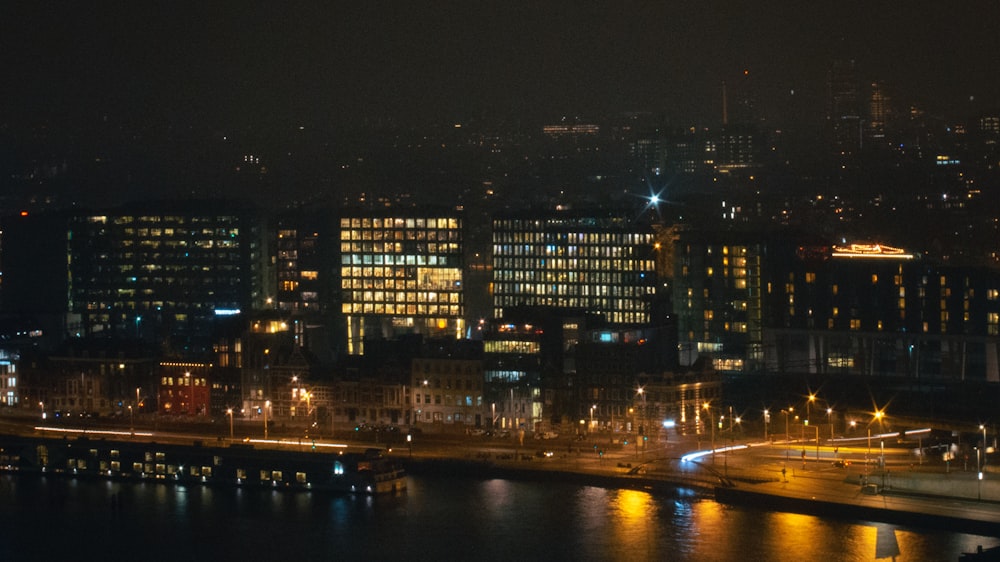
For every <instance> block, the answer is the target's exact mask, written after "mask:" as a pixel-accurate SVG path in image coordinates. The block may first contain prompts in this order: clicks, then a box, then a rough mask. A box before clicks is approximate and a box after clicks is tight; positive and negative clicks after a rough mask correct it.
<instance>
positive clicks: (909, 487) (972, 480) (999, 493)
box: [855, 471, 1000, 502]
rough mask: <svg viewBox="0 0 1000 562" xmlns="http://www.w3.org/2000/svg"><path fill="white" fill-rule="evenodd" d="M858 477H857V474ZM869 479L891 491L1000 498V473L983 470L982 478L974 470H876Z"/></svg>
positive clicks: (959, 496)
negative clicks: (882, 471)
mask: <svg viewBox="0 0 1000 562" xmlns="http://www.w3.org/2000/svg"><path fill="white" fill-rule="evenodd" d="M855 481H858V478H855ZM868 481H869V482H871V483H874V484H878V485H879V486H880V487H881V488H882V489H884V490H885V491H887V492H890V493H912V494H921V495H929V496H947V497H951V498H961V499H967V500H984V501H995V502H1000V474H997V473H996V472H986V473H983V479H982V480H979V478H978V475H977V473H975V472H951V473H944V474H942V473H926V472H910V471H898V472H897V471H888V472H885V473H881V472H877V473H874V474H870V475H869V476H868Z"/></svg>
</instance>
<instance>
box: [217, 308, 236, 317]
mask: <svg viewBox="0 0 1000 562" xmlns="http://www.w3.org/2000/svg"><path fill="white" fill-rule="evenodd" d="M238 314H240V309H238V308H216V309H215V315H216V316H236V315H238Z"/></svg>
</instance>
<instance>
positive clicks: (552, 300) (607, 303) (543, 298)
mask: <svg viewBox="0 0 1000 562" xmlns="http://www.w3.org/2000/svg"><path fill="white" fill-rule="evenodd" d="M493 304H494V306H498V307H502V306H517V305H518V304H523V305H528V306H562V307H571V308H587V309H591V310H594V311H602V312H603V311H611V310H624V311H632V310H644V309H645V308H646V303H645V299H642V298H622V297H613V298H606V297H597V296H592V297H574V296H559V295H530V294H517V295H496V296H495V297H494V298H493Z"/></svg>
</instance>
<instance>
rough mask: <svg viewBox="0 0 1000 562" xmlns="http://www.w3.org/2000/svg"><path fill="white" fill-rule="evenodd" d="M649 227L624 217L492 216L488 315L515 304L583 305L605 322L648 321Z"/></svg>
mask: <svg viewBox="0 0 1000 562" xmlns="http://www.w3.org/2000/svg"><path fill="white" fill-rule="evenodd" d="M654 238H655V234H654V232H653V229H652V228H651V227H649V226H646V225H642V224H637V223H635V222H634V221H630V220H628V218H627V217H624V216H617V217H616V216H604V217H597V216H585V215H578V216H570V215H566V214H563V213H558V212H557V213H555V214H552V215H549V216H534V217H523V216H522V217H497V218H494V220H493V314H494V316H495V317H497V318H503V316H504V312H505V311H508V310H510V309H511V308H513V307H519V306H545V307H556V308H565V309H578V310H586V311H587V312H589V313H593V314H598V315H601V316H602V317H603V318H604V319H605V320H606V321H607V322H610V323H612V324H621V325H632V324H645V323H648V322H649V319H650V310H649V303H650V301H651V300H652V298H653V296H654V295H655V292H656V279H655V278H656V274H655V256H654V251H655V240H654Z"/></svg>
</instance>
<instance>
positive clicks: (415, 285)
mask: <svg viewBox="0 0 1000 562" xmlns="http://www.w3.org/2000/svg"><path fill="white" fill-rule="evenodd" d="M340 286H341V288H342V289H372V290H376V289H389V290H397V291H398V290H407V291H418V290H420V291H438V292H449V291H453V292H461V283H452V284H440V283H430V282H418V281H417V280H416V279H392V278H388V279H383V278H380V277H376V278H374V279H372V278H367V277H357V278H353V279H346V278H345V279H343V280H342V281H341V284H340Z"/></svg>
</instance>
